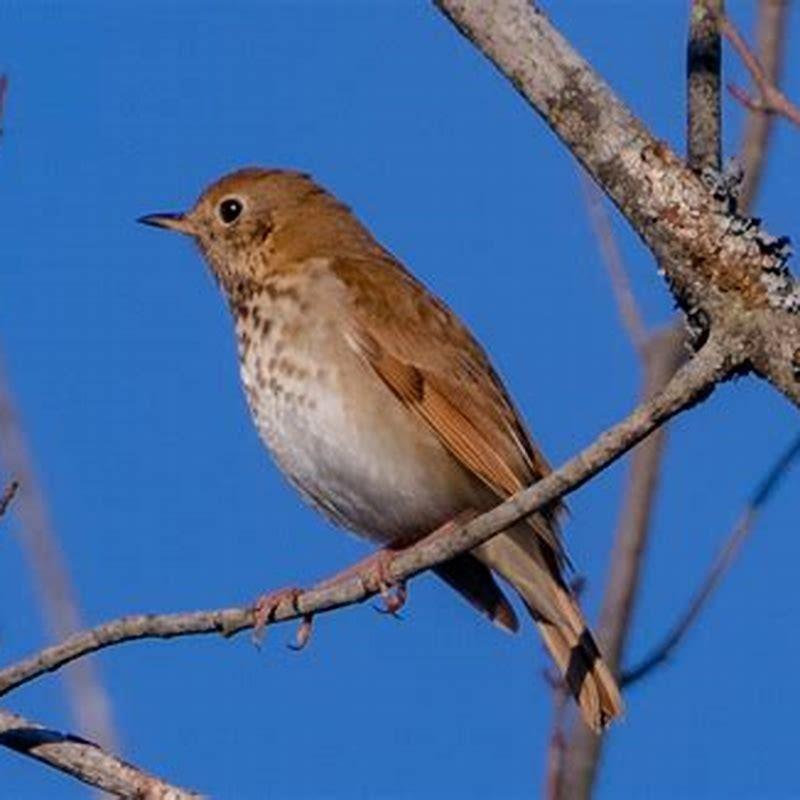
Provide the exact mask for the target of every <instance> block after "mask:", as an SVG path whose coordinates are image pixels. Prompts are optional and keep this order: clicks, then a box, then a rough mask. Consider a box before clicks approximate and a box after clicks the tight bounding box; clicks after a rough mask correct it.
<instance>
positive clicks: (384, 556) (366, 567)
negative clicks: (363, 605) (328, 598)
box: [315, 511, 477, 616]
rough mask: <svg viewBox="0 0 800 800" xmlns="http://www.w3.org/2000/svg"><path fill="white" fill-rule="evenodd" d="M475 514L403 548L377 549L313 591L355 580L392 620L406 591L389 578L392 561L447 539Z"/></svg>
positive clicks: (456, 519) (464, 515)
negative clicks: (375, 597)
mask: <svg viewBox="0 0 800 800" xmlns="http://www.w3.org/2000/svg"><path fill="white" fill-rule="evenodd" d="M476 513H477V512H474V511H465V512H462V513H461V514H458V515H457V516H456V517H454V518H453V519H452V520H449V521H448V522H445V523H444V525H440V526H439V527H438V528H437V529H436V530H435V531H433V532H432V533H429V534H427V535H426V536H423V537H422V538H421V539H416V540H412V541H410V542H408V543H407V544H403V545H398V544H395V545H390V546H388V547H384V548H381V549H380V550H377V551H376V552H374V553H372V554H371V555H369V556H367V557H366V558H365V559H362V560H361V561H359V562H358V563H356V564H353V565H352V566H350V567H348V568H347V569H345V570H343V571H342V572H339V573H337V574H336V575H334V576H333V577H332V578H328V579H327V580H325V581H323V582H322V583H320V584H318V585H317V586H316V587H315V588H323V587H325V588H327V587H329V586H332V585H333V584H336V583H342V582H344V581H347V580H350V579H352V578H353V577H357V578H358V579H359V580H360V581H361V583H362V585H363V586H364V588H365V589H367V590H369V591H374V590H376V589H377V590H378V591H379V592H380V595H381V599H382V600H383V603H384V608H383V609H382V610H383V611H385V613H387V614H392V615H393V616H396V615H397V612H398V611H400V609H401V608H402V607H403V606H404V605H405V604H406V600H407V599H408V590H407V588H406V582H405V581H397V580H395V579H394V578H392V577H391V566H392V562H393V561H394V560H395V558H397V556H398V555H400V553H402V552H403V551H405V550H408V549H409V548H411V547H414V546H415V545H417V544H419V543H420V542H421V541H426V542H429V541H431V540H434V539H439V538H441V537H443V536H449V535H450V534H451V533H452V532H453V531H454V530H455V529H456V528H458V527H459V526H461V525H463V524H464V523H465V522H467V521H469V520H470V519H472V518H473V517H475V516H476Z"/></svg>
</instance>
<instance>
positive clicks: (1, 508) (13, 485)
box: [0, 480, 19, 517]
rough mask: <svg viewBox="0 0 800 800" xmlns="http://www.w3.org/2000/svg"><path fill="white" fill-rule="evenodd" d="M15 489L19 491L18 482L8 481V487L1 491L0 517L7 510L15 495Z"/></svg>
mask: <svg viewBox="0 0 800 800" xmlns="http://www.w3.org/2000/svg"><path fill="white" fill-rule="evenodd" d="M17 489H19V481H18V480H12V481H9V483H8V485H7V486H6V488H5V489H4V490H3V494H2V495H0V517H2V516H3V515H4V514H5V513H6V511H7V510H8V507H9V506H10V505H11V501H12V500H13V499H14V495H15V494H16V493H17Z"/></svg>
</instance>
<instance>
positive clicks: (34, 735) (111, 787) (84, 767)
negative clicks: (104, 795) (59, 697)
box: [0, 709, 199, 800]
mask: <svg viewBox="0 0 800 800" xmlns="http://www.w3.org/2000/svg"><path fill="white" fill-rule="evenodd" d="M0 745H2V746H3V747H7V748H9V749H10V750H14V751H16V752H17V753H21V754H22V755H25V756H29V757H30V758H35V759H36V760H37V761H40V762H41V763H43V764H47V765H48V766H50V767H53V768H54V769H57V770H59V771H60V772H65V773H67V774H68V775H72V776H73V777H75V778H77V779H78V780H79V781H83V783H86V784H89V785H90V786H95V787H97V788H99V789H102V790H104V791H106V792H110V793H111V794H114V795H116V796H117V797H127V798H136V800H190V798H199V795H197V794H195V793H193V792H189V791H186V790H185V789H179V788H178V787H177V786H171V785H170V784H168V783H165V782H164V781H162V780H161V779H159V778H156V777H155V776H153V775H149V774H148V773H146V772H143V771H142V770H140V769H138V768H137V767H134V766H132V765H131V764H128V763H126V762H125V761H122V760H121V759H119V758H117V757H116V756H113V755H111V754H110V753H108V752H106V751H105V750H103V749H102V748H101V747H99V746H98V745H96V744H93V743H92V742H88V741H86V740H85V739H79V738H78V737H76V736H71V735H69V734H65V733H60V732H58V731H54V730H49V729H48V728H43V727H42V726H41V725H37V724H36V723H33V722H30V721H28V720H27V719H24V718H23V717H20V716H17V715H16V714H12V713H11V712H10V711H5V710H3V709H0Z"/></svg>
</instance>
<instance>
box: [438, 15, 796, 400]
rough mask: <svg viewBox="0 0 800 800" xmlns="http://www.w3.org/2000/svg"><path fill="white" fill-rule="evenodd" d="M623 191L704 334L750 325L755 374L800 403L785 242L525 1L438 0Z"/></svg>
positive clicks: (614, 190)
mask: <svg viewBox="0 0 800 800" xmlns="http://www.w3.org/2000/svg"><path fill="white" fill-rule="evenodd" d="M435 2H436V4H437V5H438V6H439V8H440V9H441V10H442V11H443V12H444V13H445V14H446V15H447V16H448V17H449V18H450V19H451V21H452V22H453V23H454V24H455V25H456V27H457V28H458V29H459V30H460V31H461V32H462V33H463V34H464V35H465V36H466V37H467V38H468V39H469V40H470V41H471V42H473V43H474V44H475V45H476V46H477V47H478V48H479V49H480V50H481V51H482V52H483V53H484V54H485V55H486V56H487V57H488V58H489V59H491V60H492V61H493V62H494V64H495V65H496V66H497V67H498V69H499V70H500V71H501V72H502V73H503V74H504V75H505V76H507V77H508V78H509V80H510V81H511V82H512V83H513V84H514V86H515V87H516V89H517V90H518V91H519V93H520V94H521V95H522V96H523V97H524V98H525V99H526V100H527V101H528V102H529V103H530V104H531V105H532V106H533V107H534V109H535V110H536V111H537V112H538V113H539V114H540V115H541V116H542V117H543V118H544V120H545V121H546V122H547V124H548V125H549V126H550V127H551V128H552V129H553V131H554V132H555V133H556V134H557V135H558V137H559V138H560V139H561V141H562V142H563V143H564V145H566V146H567V147H568V148H569V150H570V151H571V152H572V154H573V155H574V156H575V157H576V158H577V159H578V160H579V161H580V162H581V164H583V166H584V167H585V168H586V170H587V171H588V172H589V173H590V174H591V175H592V177H593V178H594V180H595V181H596V182H597V183H598V184H599V185H600V186H601V188H602V189H603V190H604V191H605V192H606V194H607V195H608V196H609V197H610V198H611V199H612V200H613V201H614V203H615V204H616V205H617V207H618V208H619V210H620V211H621V212H622V214H623V215H624V216H625V218H626V219H627V220H628V222H629V223H630V224H631V225H632V227H633V228H634V230H635V231H636V233H637V234H638V235H639V236H640V237H641V239H642V240H643V241H644V243H645V244H646V245H647V247H648V248H649V249H650V251H651V252H652V253H653V255H654V256H655V258H656V261H657V263H658V267H659V269H660V271H661V273H662V274H663V276H664V278H665V279H666V282H667V285H668V287H669V289H670V291H671V292H672V295H673V297H674V299H675V300H676V301H677V303H678V304H679V305H680V307H681V308H682V309H683V310H684V311H685V312H686V314H687V315H688V316H689V319H690V320H691V321H693V322H694V323H695V329H696V332H697V333H698V334H700V335H705V333H706V331H707V330H708V328H709V327H712V328H713V327H714V326H719V325H722V326H726V325H727V326H744V327H746V328H747V335H746V336H745V337H744V339H743V340H742V341H741V344H742V346H743V347H744V348H745V349H746V350H747V361H748V364H749V366H750V367H751V368H752V371H754V372H755V373H756V374H757V375H759V376H760V377H762V378H764V379H766V380H768V381H770V382H771V383H772V384H773V385H774V386H775V387H776V388H777V389H778V390H780V391H781V392H782V393H783V394H784V395H786V396H787V397H788V398H789V399H790V400H792V402H794V403H795V405H798V406H800V380H798V378H799V377H800V289H799V288H798V287H797V286H796V284H795V281H794V278H793V276H792V275H791V273H790V272H789V271H788V269H787V267H786V263H785V262H786V258H787V251H786V242H785V241H784V240H781V239H778V240H776V239H774V238H772V237H769V236H768V235H767V234H766V233H764V232H763V231H762V230H761V229H760V228H759V227H758V225H757V224H756V223H755V221H753V220H744V219H740V218H738V217H736V216H735V215H734V214H732V213H731V204H730V200H729V198H728V197H727V196H725V195H724V194H722V195H720V193H719V191H712V190H710V189H709V188H708V187H707V186H706V185H705V183H704V182H703V180H702V179H701V178H700V176H698V175H697V174H696V173H695V172H694V171H693V170H691V169H689V168H688V167H687V166H686V164H684V163H683V161H682V160H681V159H680V158H679V157H678V156H677V155H676V154H675V153H674V152H672V150H670V148H669V147H668V146H667V145H666V144H665V143H664V142H662V141H659V140H658V139H657V138H656V137H654V136H653V135H652V133H650V131H649V130H647V128H646V127H645V126H644V124H643V123H642V122H641V120H639V119H638V118H637V117H636V116H635V115H634V114H633V113H632V112H631V110H630V109H629V108H628V107H627V106H625V105H624V103H622V101H621V100H620V99H619V98H618V97H617V96H616V95H615V94H614V93H613V91H612V90H611V89H610V88H609V86H608V85H607V84H606V83H605V82H604V81H603V80H602V79H601V78H600V77H599V75H597V73H596V72H595V71H594V70H593V69H592V68H591V66H590V65H589V64H588V63H587V62H586V61H585V60H584V59H583V58H582V57H581V56H580V55H579V54H578V53H577V52H576V51H575V50H574V49H573V48H572V47H571V46H570V44H569V43H568V42H567V41H566V40H565V39H564V37H563V36H562V35H561V34H560V33H559V32H558V31H557V30H556V29H555V28H554V27H553V25H552V24H551V23H550V22H549V21H548V19H547V18H546V17H545V15H544V14H542V13H541V12H540V11H539V9H538V8H537V6H536V5H535V4H533V3H529V2H528V0H484V2H481V3H475V2H469V1H468V0H435Z"/></svg>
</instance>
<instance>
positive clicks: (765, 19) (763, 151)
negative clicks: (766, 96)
mask: <svg viewBox="0 0 800 800" xmlns="http://www.w3.org/2000/svg"><path fill="white" fill-rule="evenodd" d="M788 10H789V3H788V2H787V0H760V2H759V4H758V22H757V24H756V40H757V42H758V58H759V61H760V62H761V65H762V66H763V68H764V72H765V74H766V78H767V80H768V81H769V82H770V83H771V84H772V85H773V86H778V85H779V84H780V79H781V72H782V70H783V52H784V50H785V43H786V30H787V26H786V16H787V12H788ZM773 121H774V117H773V116H772V115H771V114H759V113H751V114H748V115H747V120H746V122H745V129H744V135H743V137H742V146H741V148H740V150H739V160H740V161H741V164H742V168H743V170H744V180H743V181H742V188H741V190H740V192H739V210H740V211H741V213H743V214H746V213H747V212H748V211H749V210H750V209H751V208H752V207H753V204H754V202H755V199H756V196H757V194H758V189H759V187H760V185H761V178H762V176H763V174H764V164H765V162H766V159H767V156H768V154H769V142H770V137H771V134H772V128H773Z"/></svg>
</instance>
